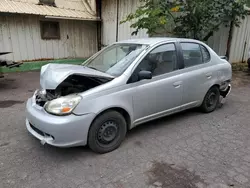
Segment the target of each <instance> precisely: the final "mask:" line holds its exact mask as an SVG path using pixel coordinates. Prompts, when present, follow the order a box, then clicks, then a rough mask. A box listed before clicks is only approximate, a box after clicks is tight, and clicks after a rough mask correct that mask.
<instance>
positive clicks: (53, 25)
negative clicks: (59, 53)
mask: <svg viewBox="0 0 250 188" xmlns="http://www.w3.org/2000/svg"><path fill="white" fill-rule="evenodd" d="M41 37H42V39H45V40H46V39H60V26H59V22H50V21H41Z"/></svg>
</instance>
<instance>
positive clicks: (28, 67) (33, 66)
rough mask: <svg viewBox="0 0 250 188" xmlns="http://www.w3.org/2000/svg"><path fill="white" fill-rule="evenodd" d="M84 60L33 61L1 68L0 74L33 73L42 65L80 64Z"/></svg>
mask: <svg viewBox="0 0 250 188" xmlns="http://www.w3.org/2000/svg"><path fill="white" fill-rule="evenodd" d="M85 60H86V59H57V60H47V61H33V62H25V63H23V64H22V65H20V67H15V68H11V69H10V68H8V67H2V68H0V72H2V73H9V72H25V71H34V70H40V69H41V67H42V66H43V65H46V64H48V63H60V64H75V65H79V64H82V63H83V62H84V61H85Z"/></svg>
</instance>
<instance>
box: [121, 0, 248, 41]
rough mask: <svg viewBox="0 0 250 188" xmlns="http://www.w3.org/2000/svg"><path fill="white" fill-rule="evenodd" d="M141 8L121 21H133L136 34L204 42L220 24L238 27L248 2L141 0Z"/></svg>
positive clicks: (242, 0)
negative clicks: (145, 33) (141, 30)
mask: <svg viewBox="0 0 250 188" xmlns="http://www.w3.org/2000/svg"><path fill="white" fill-rule="evenodd" d="M140 1H141V2H142V5H141V6H140V7H138V9H137V10H136V12H135V13H131V14H129V15H128V16H127V17H126V18H125V20H123V21H122V22H121V23H124V22H134V23H133V24H131V26H130V27H131V28H134V29H135V31H134V32H133V33H132V35H136V34H137V33H138V31H139V30H140V29H146V30H147V33H148V34H149V35H154V34H157V33H162V34H173V35H175V36H178V37H186V38H194V39H198V40H202V41H207V40H208V39H209V38H210V37H211V36H212V35H213V33H214V32H215V31H217V30H218V29H219V28H220V26H221V25H225V26H230V25H231V24H233V25H235V26H239V25H240V23H241V19H244V18H245V16H246V15H247V11H246V10H245V8H244V7H245V4H246V1H247V0H223V1H222V0H140Z"/></svg>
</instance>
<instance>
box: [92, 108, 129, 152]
mask: <svg viewBox="0 0 250 188" xmlns="http://www.w3.org/2000/svg"><path fill="white" fill-rule="evenodd" d="M126 133H127V125H126V121H125V119H124V117H123V116H122V115H121V114H120V113H119V112H117V111H108V112H105V113H103V114H101V115H100V116H98V117H97V118H96V119H95V120H94V122H93V123H92V125H91V127H90V130H89V136H88V145H89V147H90V148H91V149H92V150H93V151H94V152H96V153H108V152H111V151H113V150H115V149H117V148H118V147H119V146H120V145H121V143H122V141H123V140H124V138H125V136H126Z"/></svg>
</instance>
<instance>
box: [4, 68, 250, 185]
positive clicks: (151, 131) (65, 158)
mask: <svg viewBox="0 0 250 188" xmlns="http://www.w3.org/2000/svg"><path fill="white" fill-rule="evenodd" d="M248 79H250V76H249V78H248V76H239V75H238V74H237V75H236V77H235V80H234V85H233V86H234V88H233V90H232V93H231V95H230V97H229V98H228V100H227V102H226V104H225V105H224V106H223V107H222V108H220V109H218V110H216V111H215V112H213V113H211V114H202V113H200V112H198V111H197V110H189V111H187V112H183V113H179V114H177V115H173V116H170V117H166V118H163V119H160V120H157V121H152V122H150V123H147V124H144V125H141V126H139V127H137V128H135V129H134V130H132V131H130V132H129V133H128V136H127V138H126V140H125V142H124V143H123V144H122V145H121V147H120V148H119V149H118V150H116V151H114V152H112V153H108V154H104V155H97V154H95V153H92V152H91V151H90V150H89V149H88V148H85V147H78V148H71V149H59V148H54V147H50V146H47V145H45V146H42V145H41V144H40V143H39V141H38V140H36V139H35V138H33V137H32V136H30V135H29V134H28V132H27V131H26V128H25V124H24V121H25V101H26V99H27V98H28V97H30V96H31V95H32V93H33V92H34V89H36V88H38V87H39V73H38V72H30V73H15V74H9V75H6V77H5V78H4V79H0V187H1V188H9V187H10V188H15V187H17V188H21V187H24V188H29V187H32V188H45V187H48V188H54V187H58V188H64V187H65V188H71V187H72V188H75V187H76V188H78V187H79V188H80V187H82V188H92V187H94V188H95V187H96V188H102V187H103V188H130V187H131V188H147V187H151V188H153V187H158V188H160V187H162V188H202V187H204V188H205V187H211V188H217V187H218V188H224V187H237V188H245V187H250V123H249V120H250V100H249V99H250V87H249V86H250V82H249V81H248Z"/></svg>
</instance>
